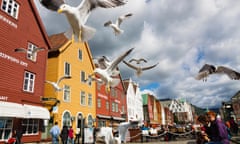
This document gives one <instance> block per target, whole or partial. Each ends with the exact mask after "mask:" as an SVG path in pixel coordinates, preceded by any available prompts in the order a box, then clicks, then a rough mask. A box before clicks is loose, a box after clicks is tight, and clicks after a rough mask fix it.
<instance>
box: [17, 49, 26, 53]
mask: <svg viewBox="0 0 240 144" xmlns="http://www.w3.org/2000/svg"><path fill="white" fill-rule="evenodd" d="M14 51H15V52H24V53H27V52H28V50H27V49H25V48H16V49H14Z"/></svg>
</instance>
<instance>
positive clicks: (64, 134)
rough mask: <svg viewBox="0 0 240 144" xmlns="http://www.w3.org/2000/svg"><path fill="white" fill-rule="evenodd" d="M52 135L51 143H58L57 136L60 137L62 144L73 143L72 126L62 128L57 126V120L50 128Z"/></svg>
mask: <svg viewBox="0 0 240 144" xmlns="http://www.w3.org/2000/svg"><path fill="white" fill-rule="evenodd" d="M50 134H51V136H52V144H59V137H60V138H61V142H62V144H74V131H73V129H72V126H70V127H68V126H66V125H64V126H63V128H62V130H61V131H60V128H59V126H58V122H55V123H54V126H53V127H52V128H51V129H50Z"/></svg>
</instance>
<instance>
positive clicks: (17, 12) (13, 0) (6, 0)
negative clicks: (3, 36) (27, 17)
mask: <svg viewBox="0 0 240 144" xmlns="http://www.w3.org/2000/svg"><path fill="white" fill-rule="evenodd" d="M9 1H10V0H2V4H1V10H2V11H4V12H5V13H6V14H8V15H9V16H11V17H13V18H14V19H18V14H19V7H20V5H19V3H17V2H16V1H15V0H12V2H13V3H12V4H11V7H12V9H11V13H8V11H7V9H8V6H9V5H10V2H9ZM3 2H6V3H7V4H6V6H7V7H6V10H4V9H3V8H2V6H3ZM14 5H17V7H16V16H14V12H13V9H14Z"/></svg>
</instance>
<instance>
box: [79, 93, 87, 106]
mask: <svg viewBox="0 0 240 144" xmlns="http://www.w3.org/2000/svg"><path fill="white" fill-rule="evenodd" d="M82 92H83V93H84V95H85V97H84V98H85V100H84V104H82ZM80 105H82V106H86V92H85V91H81V92H80Z"/></svg>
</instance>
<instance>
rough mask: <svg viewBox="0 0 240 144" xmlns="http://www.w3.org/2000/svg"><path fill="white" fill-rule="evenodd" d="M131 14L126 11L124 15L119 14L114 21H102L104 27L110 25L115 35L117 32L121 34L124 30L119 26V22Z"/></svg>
mask: <svg viewBox="0 0 240 144" xmlns="http://www.w3.org/2000/svg"><path fill="white" fill-rule="evenodd" d="M132 15H133V14H132V13H128V14H125V15H122V16H120V17H119V18H118V19H117V20H116V22H115V23H113V22H112V21H107V22H105V23H104V26H105V27H111V28H112V29H113V31H114V34H115V35H116V36H117V35H119V34H122V33H123V32H124V31H123V30H122V29H121V28H120V25H121V23H122V22H123V20H125V19H127V18H129V17H131V16H132Z"/></svg>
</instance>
